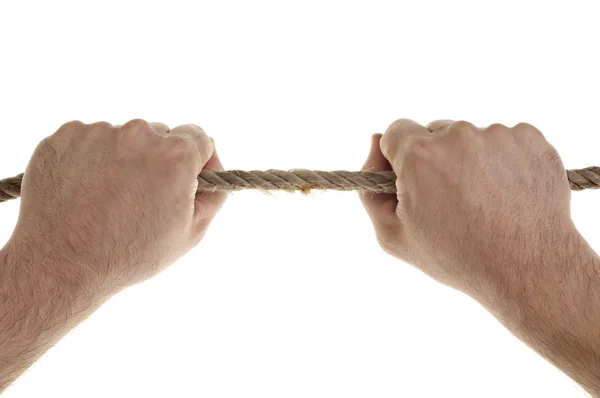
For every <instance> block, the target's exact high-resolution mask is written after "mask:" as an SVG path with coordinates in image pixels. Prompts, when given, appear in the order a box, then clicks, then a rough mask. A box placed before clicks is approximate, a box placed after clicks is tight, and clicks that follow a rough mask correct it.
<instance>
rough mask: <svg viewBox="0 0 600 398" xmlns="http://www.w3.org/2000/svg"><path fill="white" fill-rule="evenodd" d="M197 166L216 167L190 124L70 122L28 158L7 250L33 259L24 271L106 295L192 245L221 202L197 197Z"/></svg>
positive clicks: (220, 197)
mask: <svg viewBox="0 0 600 398" xmlns="http://www.w3.org/2000/svg"><path fill="white" fill-rule="evenodd" d="M203 168H206V169H209V170H223V167H222V165H221V162H220V161H219V158H218V156H217V153H216V151H215V149H214V145H213V142H212V140H211V139H210V138H209V137H208V135H206V133H205V132H204V131H203V130H202V129H201V128H200V127H198V126H195V125H183V126H179V127H176V128H174V129H172V130H170V131H169V128H168V127H167V126H165V125H163V124H160V123H153V124H148V123H147V122H145V121H143V120H132V121H130V122H128V123H126V124H124V125H123V126H119V127H115V126H112V125H110V124H109V123H105V122H100V123H94V124H89V125H88V124H83V123H81V122H69V123H67V124H65V125H63V126H62V127H61V128H59V129H58V131H57V132H56V133H54V134H53V135H51V136H50V137H47V138H46V139H44V140H43V141H42V142H41V143H40V144H39V146H38V147H37V149H36V150H35V153H34V155H33V157H32V158H31V161H30V163H29V165H28V167H27V170H26V171H25V175H24V178H23V183H22V191H21V195H22V199H21V211H20V215H19V220H18V223H17V226H16V229H15V231H14V234H13V236H12V237H11V239H10V242H9V244H8V245H7V248H8V250H11V251H15V252H17V253H22V254H26V253H29V254H31V255H33V256H35V257H37V258H36V259H30V261H28V263H30V264H31V266H32V267H35V266H38V269H35V270H32V271H31V273H32V274H35V273H37V272H39V275H40V277H41V278H46V279H48V278H49V279H52V280H57V281H59V282H61V283H62V282H65V283H68V284H71V285H73V284H75V285H81V286H79V287H83V288H85V289H94V290H98V291H99V292H100V293H102V294H108V295H110V294H112V293H114V292H116V291H118V290H120V289H122V288H124V287H127V286H130V285H132V284H135V283H138V282H141V281H143V280H145V279H148V278H150V277H152V276H153V275H155V274H157V273H158V272H160V271H161V270H163V269H164V268H165V267H167V266H168V265H169V264H171V263H173V262H174V261H175V260H176V259H177V258H179V257H180V256H181V255H183V254H184V253H185V252H187V251H188V250H189V249H191V248H192V247H194V246H195V245H196V244H197V243H199V242H200V240H201V239H202V237H203V236H204V234H205V233H206V230H207V228H208V226H209V224H210V223H211V221H212V219H213V217H214V216H215V214H216V213H217V211H218V210H219V208H220V207H221V205H222V204H223V202H224V200H225V198H226V195H225V194H223V193H210V194H197V193H196V188H197V179H196V177H197V175H198V174H199V173H200V171H201V170H202V169H203Z"/></svg>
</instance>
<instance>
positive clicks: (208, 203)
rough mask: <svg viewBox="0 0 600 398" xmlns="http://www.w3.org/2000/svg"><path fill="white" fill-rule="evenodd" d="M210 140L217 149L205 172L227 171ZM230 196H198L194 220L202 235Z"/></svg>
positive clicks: (204, 194)
mask: <svg viewBox="0 0 600 398" xmlns="http://www.w3.org/2000/svg"><path fill="white" fill-rule="evenodd" d="M210 140H211V142H212V143H213V148H215V149H214V151H213V154H212V156H211V157H210V159H209V160H208V162H206V164H205V165H204V170H211V171H223V170H225V169H224V168H223V164H221V159H219V154H218V153H217V149H216V147H215V146H214V140H213V139H212V138H211V139H210ZM228 196H229V195H228V193H227V192H199V193H197V194H196V210H195V213H194V218H195V220H196V225H197V226H198V230H199V231H200V233H202V231H204V230H205V229H206V228H207V227H208V225H209V224H210V222H211V221H212V219H213V218H214V217H215V215H216V214H217V212H218V211H219V210H220V209H221V207H222V206H223V203H225V200H226V199H227V197H228Z"/></svg>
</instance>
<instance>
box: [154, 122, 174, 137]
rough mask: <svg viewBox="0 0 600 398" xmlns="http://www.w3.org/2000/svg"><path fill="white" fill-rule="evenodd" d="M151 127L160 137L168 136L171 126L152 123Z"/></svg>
mask: <svg viewBox="0 0 600 398" xmlns="http://www.w3.org/2000/svg"><path fill="white" fill-rule="evenodd" d="M150 127H151V128H152V130H154V132H155V133H156V134H158V135H163V136H164V135H166V134H167V133H168V132H169V126H167V125H166V124H164V123H150Z"/></svg>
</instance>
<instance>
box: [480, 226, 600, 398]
mask: <svg viewBox="0 0 600 398" xmlns="http://www.w3.org/2000/svg"><path fill="white" fill-rule="evenodd" d="M551 240H552V244H551V245H544V246H545V247H544V250H539V248H537V249H533V250H535V255H531V256H527V257H525V258H526V259H528V260H526V261H523V262H521V263H520V264H519V267H518V273H519V275H518V278H511V279H510V280H511V281H512V283H511V284H510V286H504V287H503V288H501V289H496V291H495V294H494V295H490V296H488V297H487V298H486V299H485V300H480V301H481V303H482V304H483V305H484V306H485V307H486V308H487V309H488V310H489V311H490V312H491V313H492V314H493V315H494V316H495V317H496V318H498V320H499V321H500V322H502V323H503V324H504V325H505V326H506V327H507V328H508V329H509V330H510V331H511V332H512V333H513V334H514V335H515V336H516V337H518V338H519V339H521V340H522V341H523V342H525V343H526V344H528V345H529V346H530V347H531V348H533V349H534V350H536V351H537V352H538V353H539V354H541V355H542V356H544V357H545V358H546V359H547V360H548V361H550V362H551V363H553V364H554V365H555V366H557V367H558V368H560V369H561V370H563V371H564V372H565V373H566V374H568V375H569V376H570V377H571V378H573V379H574V380H576V381H577V382H579V383H580V384H581V385H582V386H584V387H585V388H586V389H587V390H588V391H596V392H600V373H599V372H598V369H600V258H599V257H598V255H597V254H596V253H595V252H594V251H593V249H592V248H591V247H590V246H589V245H588V244H587V242H586V241H585V239H584V238H583V237H582V236H581V235H580V234H579V233H578V232H577V231H576V229H575V228H573V229H572V230H570V231H569V233H567V234H563V236H562V237H561V239H560V240H554V239H551ZM550 248H551V249H550ZM511 266H512V265H511ZM594 369H595V370H594Z"/></svg>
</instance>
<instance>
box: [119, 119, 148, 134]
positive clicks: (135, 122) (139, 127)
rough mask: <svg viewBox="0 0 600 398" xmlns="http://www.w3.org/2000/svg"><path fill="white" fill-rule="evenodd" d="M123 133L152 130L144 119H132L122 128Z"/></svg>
mask: <svg viewBox="0 0 600 398" xmlns="http://www.w3.org/2000/svg"><path fill="white" fill-rule="evenodd" d="M121 129H122V130H123V131H144V130H148V131H149V130H150V124H149V123H148V122H147V121H145V120H144V119H132V120H130V121H128V122H127V123H125V124H124V125H123V127H121Z"/></svg>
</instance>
